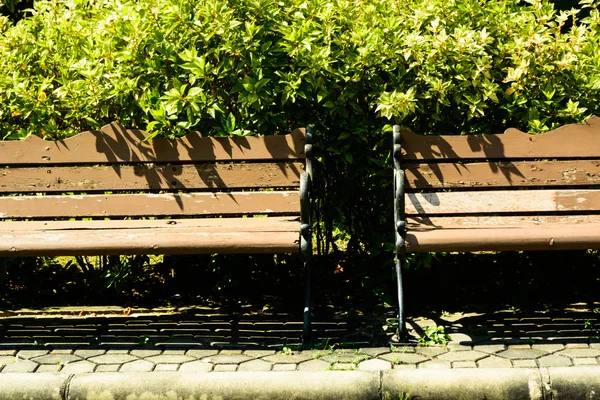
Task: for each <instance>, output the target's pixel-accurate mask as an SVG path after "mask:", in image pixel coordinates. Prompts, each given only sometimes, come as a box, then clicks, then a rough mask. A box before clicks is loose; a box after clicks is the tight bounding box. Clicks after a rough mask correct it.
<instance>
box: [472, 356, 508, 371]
mask: <svg viewBox="0 0 600 400" xmlns="http://www.w3.org/2000/svg"><path fill="white" fill-rule="evenodd" d="M477 365H479V367H481V368H510V367H511V366H512V364H511V362H510V360H507V359H506V358H502V357H498V356H489V357H486V358H484V359H482V360H479V361H477Z"/></svg>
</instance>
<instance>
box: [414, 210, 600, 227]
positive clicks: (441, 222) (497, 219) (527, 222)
mask: <svg viewBox="0 0 600 400" xmlns="http://www.w3.org/2000/svg"><path fill="white" fill-rule="evenodd" d="M406 223H407V225H408V228H409V230H416V231H424V230H430V229H473V228H478V229H496V228H498V227H505V228H528V227H535V226H548V225H553V226H577V225H579V226H583V225H590V224H596V225H597V226H598V229H600V215H593V214H592V215H564V214H563V215H520V216H514V215H508V216H506V215H502V216H500V215H493V216H490V215H486V216H475V217H471V216H464V215H461V216H458V217H456V216H454V217H435V216H434V217H423V216H407V218H406Z"/></svg>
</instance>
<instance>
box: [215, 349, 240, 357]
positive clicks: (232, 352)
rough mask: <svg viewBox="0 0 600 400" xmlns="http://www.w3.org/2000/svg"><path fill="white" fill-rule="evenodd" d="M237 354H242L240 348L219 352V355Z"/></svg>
mask: <svg viewBox="0 0 600 400" xmlns="http://www.w3.org/2000/svg"><path fill="white" fill-rule="evenodd" d="M238 354H242V350H233V349H226V350H221V351H220V352H219V355H220V356H233V355H238Z"/></svg>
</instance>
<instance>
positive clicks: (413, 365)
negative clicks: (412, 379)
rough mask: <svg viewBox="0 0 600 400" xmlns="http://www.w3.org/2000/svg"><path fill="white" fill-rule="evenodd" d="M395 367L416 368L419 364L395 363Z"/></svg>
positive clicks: (393, 366)
mask: <svg viewBox="0 0 600 400" xmlns="http://www.w3.org/2000/svg"><path fill="white" fill-rule="evenodd" d="M392 368H393V369H416V368H417V364H393V365H392Z"/></svg>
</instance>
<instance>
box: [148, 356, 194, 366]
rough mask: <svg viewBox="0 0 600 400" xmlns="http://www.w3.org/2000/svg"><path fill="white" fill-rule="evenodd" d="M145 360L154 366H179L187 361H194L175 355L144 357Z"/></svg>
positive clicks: (187, 357)
mask: <svg viewBox="0 0 600 400" xmlns="http://www.w3.org/2000/svg"><path fill="white" fill-rule="evenodd" d="M145 360H146V361H150V362H153V363H155V364H181V363H184V362H188V361H194V358H193V357H189V356H184V355H177V354H173V355H169V354H162V355H160V356H152V357H146V358H145Z"/></svg>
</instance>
